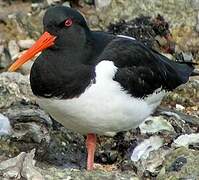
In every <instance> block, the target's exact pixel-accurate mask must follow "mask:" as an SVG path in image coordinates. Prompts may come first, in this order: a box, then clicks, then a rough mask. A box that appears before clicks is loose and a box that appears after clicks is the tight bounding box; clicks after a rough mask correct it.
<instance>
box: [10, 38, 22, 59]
mask: <svg viewBox="0 0 199 180" xmlns="http://www.w3.org/2000/svg"><path fill="white" fill-rule="evenodd" d="M8 49H9V52H10V55H11V59H12V60H14V59H16V58H17V57H18V55H19V51H20V49H19V46H18V44H17V42H16V40H10V41H9V43H8Z"/></svg>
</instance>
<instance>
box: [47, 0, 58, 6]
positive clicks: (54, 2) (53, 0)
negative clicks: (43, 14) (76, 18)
mask: <svg viewBox="0 0 199 180" xmlns="http://www.w3.org/2000/svg"><path fill="white" fill-rule="evenodd" d="M47 3H48V5H55V4H57V3H61V0H47Z"/></svg>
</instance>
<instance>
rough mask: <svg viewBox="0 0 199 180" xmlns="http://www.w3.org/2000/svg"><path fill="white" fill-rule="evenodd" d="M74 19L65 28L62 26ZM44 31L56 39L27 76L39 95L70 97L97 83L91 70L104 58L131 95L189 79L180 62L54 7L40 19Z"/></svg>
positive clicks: (189, 69) (167, 87)
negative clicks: (93, 29) (102, 30)
mask: <svg viewBox="0 0 199 180" xmlns="http://www.w3.org/2000/svg"><path fill="white" fill-rule="evenodd" d="M68 17H70V18H73V22H74V24H73V25H72V26H71V27H69V28H66V27H64V26H60V23H61V25H62V22H63V21H64V20H65V19H66V18H68ZM44 29H45V30H48V31H50V33H51V34H54V35H56V36H57V39H56V41H55V45H54V46H53V47H51V48H48V49H46V50H45V51H43V52H42V54H41V55H40V56H39V57H38V58H37V59H36V61H35V63H34V65H33V67H32V69H31V75H30V82H31V87H32V90H33V93H34V94H35V95H37V96H43V97H59V98H65V99H68V98H74V97H78V96H79V95H81V94H82V93H83V92H84V91H85V90H86V88H88V87H89V85H91V84H92V83H95V76H96V74H95V66H96V65H97V64H98V63H99V62H100V61H103V60H109V61H113V62H114V65H115V66H116V67H117V68H118V70H117V72H116V74H115V76H114V78H113V80H114V81H117V82H119V83H120V85H121V87H122V88H123V89H124V90H125V91H127V92H128V93H129V94H131V95H132V96H134V97H139V98H143V97H146V96H148V95H149V94H152V93H153V92H154V91H155V90H156V89H158V88H162V89H165V90H172V89H174V88H176V87H177V86H179V85H180V84H183V83H185V82H187V81H188V79H189V76H190V74H191V72H192V71H193V69H194V68H193V66H192V65H189V64H178V63H176V62H173V61H171V60H169V59H167V58H166V57H164V56H162V55H160V54H159V53H157V52H155V51H153V50H152V49H149V48H147V47H146V46H144V45H143V44H141V43H140V42H138V41H136V40H130V39H127V38H119V37H117V36H114V35H110V34H108V33H103V32H94V31H91V30H90V29H89V28H88V26H87V24H86V21H85V20H84V18H83V17H82V16H81V15H80V14H79V13H78V12H76V11H75V10H72V9H70V8H66V7H62V6H58V7H54V8H51V9H50V10H48V11H47V12H46V15H45V16H44Z"/></svg>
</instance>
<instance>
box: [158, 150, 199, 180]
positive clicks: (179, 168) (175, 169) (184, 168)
mask: <svg viewBox="0 0 199 180" xmlns="http://www.w3.org/2000/svg"><path fill="white" fill-rule="evenodd" d="M162 166H163V167H162V169H161V171H160V173H159V174H158V176H157V180H162V179H191V180H192V179H193V180H197V179H198V177H199V169H198V167H199V151H195V150H190V149H187V148H184V147H181V148H178V149H175V150H173V151H171V153H169V154H168V155H167V156H166V157H165V161H164V163H163V165H162Z"/></svg>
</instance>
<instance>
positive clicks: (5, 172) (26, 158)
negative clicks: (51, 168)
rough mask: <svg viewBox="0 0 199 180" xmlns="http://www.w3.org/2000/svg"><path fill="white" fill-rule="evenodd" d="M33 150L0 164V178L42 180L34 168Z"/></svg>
mask: <svg viewBox="0 0 199 180" xmlns="http://www.w3.org/2000/svg"><path fill="white" fill-rule="evenodd" d="M34 156H35V150H34V149H33V150H32V151H31V152H30V153H25V152H21V153H20V154H19V155H18V156H16V157H14V158H11V159H8V160H6V161H3V162H1V163H0V172H1V173H0V174H1V175H0V177H1V178H8V179H10V178H14V179H21V178H26V179H27V180H44V178H43V176H42V175H41V173H40V172H39V171H38V170H37V168H36V167H35V160H34V159H33V158H34Z"/></svg>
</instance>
